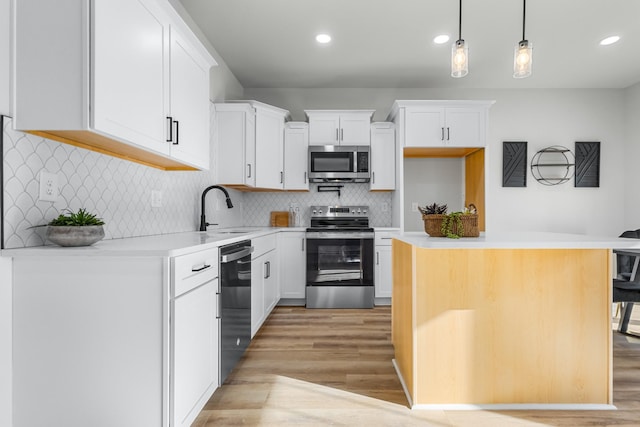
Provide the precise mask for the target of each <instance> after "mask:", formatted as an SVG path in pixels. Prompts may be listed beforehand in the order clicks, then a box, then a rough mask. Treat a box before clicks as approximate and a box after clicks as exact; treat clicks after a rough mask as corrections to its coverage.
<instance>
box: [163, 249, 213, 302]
mask: <svg viewBox="0 0 640 427" xmlns="http://www.w3.org/2000/svg"><path fill="white" fill-rule="evenodd" d="M216 277H218V248H215V249H209V250H206V251H200V252H195V253H192V254H189V255H182V256H179V257H174V258H171V280H172V285H173V295H172V296H173V297H177V296H179V295H181V294H183V293H185V292H187V291H190V290H191V289H193V288H195V287H197V286H200V285H202V284H203V283H206V282H208V281H210V280H213V279H215V278H216Z"/></svg>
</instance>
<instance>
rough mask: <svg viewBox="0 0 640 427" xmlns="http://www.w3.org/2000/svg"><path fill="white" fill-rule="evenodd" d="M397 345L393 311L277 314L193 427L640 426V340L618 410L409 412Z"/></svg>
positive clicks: (623, 360) (622, 374) (629, 347)
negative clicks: (396, 367) (395, 363)
mask: <svg viewBox="0 0 640 427" xmlns="http://www.w3.org/2000/svg"><path fill="white" fill-rule="evenodd" d="M635 311H636V312H640V308H636V310H635ZM639 320H640V319H633V320H632V326H631V328H630V330H636V331H639V332H640V321H639ZM390 339H391V310H390V308H388V307H377V308H375V309H373V310H306V309H304V308H302V307H277V308H276V309H275V310H274V312H273V313H272V314H271V316H270V317H269V319H268V320H267V322H266V323H265V324H264V326H263V327H262V329H261V330H260V331H259V332H258V334H257V335H256V337H255V338H254V340H253V341H252V343H251V345H250V346H249V349H248V350H247V352H246V354H245V356H244V357H243V359H242V360H241V361H240V362H239V364H238V366H237V367H236V368H235V369H234V371H233V372H232V373H231V375H230V376H229V378H228V379H227V381H226V382H225V384H224V385H223V386H222V387H220V388H219V389H218V390H217V391H216V392H215V393H214V395H213V396H212V398H211V399H210V400H209V402H208V403H207V405H206V406H205V408H204V410H203V411H202V412H201V413H200V415H199V417H198V418H197V419H196V421H195V423H194V424H193V426H197V427H204V426H207V427H212V426H227V425H250V426H325V425H335V426H435V427H442V426H473V427H484V426H491V427H494V426H614V425H615V426H640V339H637V338H632V337H628V336H623V335H620V334H617V333H614V371H613V373H614V396H613V397H614V404H615V405H616V406H617V407H618V410H617V411H411V410H410V409H409V408H408V406H407V401H406V399H405V397H404V393H403V391H402V388H401V385H400V382H399V381H398V379H397V377H396V374H395V371H394V369H393V366H392V364H391V359H392V358H393V348H392V346H391V342H390ZM541 374H543V373H541ZM523 381H526V378H523Z"/></svg>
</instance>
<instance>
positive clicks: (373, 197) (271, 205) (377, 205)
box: [244, 184, 391, 227]
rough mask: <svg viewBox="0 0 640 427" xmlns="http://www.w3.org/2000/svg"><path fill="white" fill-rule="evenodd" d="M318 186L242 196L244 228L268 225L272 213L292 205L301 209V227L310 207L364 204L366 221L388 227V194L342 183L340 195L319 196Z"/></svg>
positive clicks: (389, 194)
mask: <svg viewBox="0 0 640 427" xmlns="http://www.w3.org/2000/svg"><path fill="white" fill-rule="evenodd" d="M317 187H318V185H317V184H311V187H310V189H309V192H308V193H307V192H278V193H262V192H260V193H247V194H245V199H244V203H245V211H244V214H245V217H244V222H245V224H246V225H254V226H268V225H269V220H270V212H271V211H286V210H289V206H290V205H291V204H292V203H294V204H297V205H298V206H300V214H301V216H302V225H303V226H304V227H307V226H308V225H309V221H310V214H309V206H313V205H320V206H329V205H366V206H369V222H370V224H371V225H372V226H373V227H390V226H391V193H389V192H370V191H369V184H344V187H343V188H341V191H340V196H338V193H336V192H322V193H319V192H318V189H317Z"/></svg>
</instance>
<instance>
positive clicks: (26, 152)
mask: <svg viewBox="0 0 640 427" xmlns="http://www.w3.org/2000/svg"><path fill="white" fill-rule="evenodd" d="M2 128H3V129H2V131H3V134H2V142H3V169H4V174H3V175H4V176H3V180H4V203H3V206H2V210H3V213H4V247H5V248H7V249H9V248H20V247H30V246H42V245H44V244H46V242H45V240H44V228H42V227H36V228H31V227H33V226H37V225H43V224H46V223H47V222H49V221H50V220H51V219H53V218H55V217H56V216H58V215H59V214H60V213H61V212H63V211H64V210H65V209H70V210H74V211H75V210H77V209H79V208H85V209H88V210H90V211H92V212H95V213H96V214H97V215H98V216H99V217H101V218H102V219H103V220H104V221H105V235H106V236H105V238H106V239H115V238H124V237H134V236H146V235H153V234H166V233H177V232H183V231H195V230H197V228H198V224H199V218H200V196H201V194H202V191H203V190H204V189H205V188H206V187H207V186H209V185H211V184H213V183H214V182H213V179H212V178H211V177H212V176H214V174H213V172H210V171H203V172H165V171H161V170H158V169H154V168H151V167H147V166H143V165H139V164H137V163H132V162H128V161H125V160H121V159H118V158H115V157H110V156H106V155H103V154H99V153H96V152H93V151H88V150H85V149H82V148H77V147H73V146H71V145H66V144H62V143H59V142H56V141H51V140H48V139H45V138H41V137H38V136H34V135H31V134H26V133H23V132H19V131H15V130H14V129H13V128H12V124H11V119H10V118H8V117H2ZM42 170H46V171H48V172H51V173H54V174H56V175H57V177H58V184H59V185H58V187H59V191H60V196H59V197H58V200H57V201H56V202H46V201H40V200H38V195H39V174H40V172H41V171H42ZM152 190H159V191H161V192H162V206H161V207H159V208H155V207H151V191H152ZM229 191H230V194H231V198H232V200H233V204H234V208H233V209H224V208H221V209H220V210H218V211H215V210H214V209H215V206H216V199H217V205H219V206H224V198H223V197H222V194H221V193H220V194H218V193H219V192H215V193H209V196H207V219H208V220H209V222H215V223H217V224H219V225H218V227H234V226H241V225H247V226H268V225H269V218H270V212H271V211H283V210H288V208H289V205H290V203H298V205H299V206H300V208H301V209H300V211H301V213H302V224H303V226H306V225H307V224H308V223H309V212H308V211H309V209H308V208H309V206H312V205H336V204H341V205H368V206H370V207H371V224H372V225H373V226H378V227H384V226H390V224H391V213H390V212H389V209H387V210H384V209H383V206H384V205H386V206H390V204H391V203H390V202H391V195H390V193H371V192H369V191H368V184H347V185H345V186H344V187H343V189H342V192H341V196H340V197H338V195H337V193H318V192H317V186H316V185H312V188H311V191H310V192H308V193H299V192H291V193H289V192H273V193H271V192H257V193H241V192H238V191H235V190H229Z"/></svg>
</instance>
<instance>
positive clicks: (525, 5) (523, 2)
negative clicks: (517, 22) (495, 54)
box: [460, 0, 527, 40]
mask: <svg viewBox="0 0 640 427" xmlns="http://www.w3.org/2000/svg"><path fill="white" fill-rule="evenodd" d="M460 1H462V0H460ZM526 14H527V0H522V40H526V38H525V37H524V23H525V17H526Z"/></svg>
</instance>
